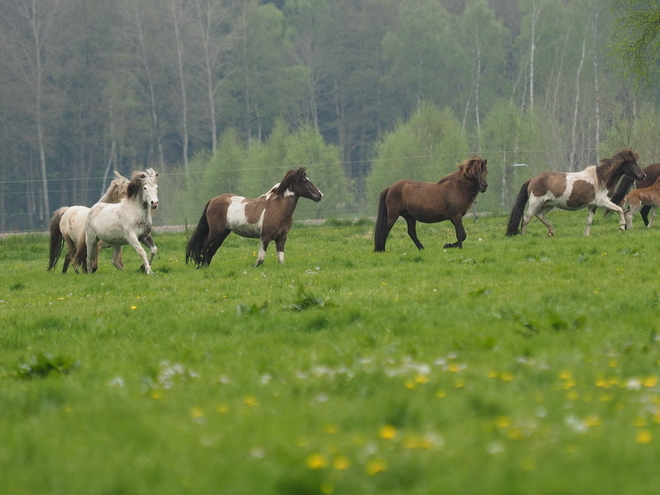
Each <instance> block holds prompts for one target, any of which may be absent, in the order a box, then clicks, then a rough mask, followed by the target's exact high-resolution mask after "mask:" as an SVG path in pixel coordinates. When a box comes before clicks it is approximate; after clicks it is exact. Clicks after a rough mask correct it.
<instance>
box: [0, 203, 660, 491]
mask: <svg viewBox="0 0 660 495" xmlns="http://www.w3.org/2000/svg"><path fill="white" fill-rule="evenodd" d="M585 216H586V212H584V211H582V212H576V213H565V212H553V213H551V214H550V215H549V218H550V220H551V221H552V222H553V223H554V224H555V227H556V235H555V237H554V238H548V237H547V236H546V234H545V230H546V229H545V228H544V227H543V226H542V225H541V224H540V223H539V222H538V221H536V220H534V221H533V222H532V223H531V226H530V229H529V234H528V235H527V236H525V237H516V238H506V237H505V236H504V231H505V224H506V219H505V218H503V217H493V218H483V219H481V220H480V221H479V222H478V223H473V222H472V220H471V219H467V221H466V229H467V232H468V239H467V241H466V242H465V244H464V246H465V247H464V249H463V250H444V249H443V248H442V245H443V244H444V243H445V242H453V241H454V240H455V237H454V233H453V229H452V228H451V225H450V224H447V223H443V224H435V225H425V226H420V228H419V237H420V240H421V241H422V243H424V244H425V245H426V249H425V250H424V251H421V252H418V251H417V250H416V249H415V247H414V245H413V243H412V241H410V239H409V238H408V237H407V236H406V234H405V227H404V226H403V225H397V226H395V228H394V230H393V232H392V235H391V236H390V239H389V240H388V245H387V248H388V251H387V252H386V253H373V252H372V249H373V243H372V222H370V221H360V222H357V223H352V222H348V221H347V222H340V221H334V222H330V223H326V224H325V225H321V226H318V225H316V226H313V225H309V226H308V225H296V226H294V229H293V230H292V231H291V233H290V234H289V242H288V245H287V253H286V263H285V264H284V265H279V264H278V263H277V262H276V258H275V253H274V246H272V245H271V247H270V250H269V251H270V252H269V254H268V257H267V259H266V262H265V263H264V265H262V266H261V267H259V268H253V267H252V266H251V264H252V262H253V261H254V259H255V257H256V250H257V244H256V242H255V241H251V240H246V239H242V238H239V237H237V236H230V237H229V238H228V239H227V241H226V243H225V245H224V246H223V247H222V249H221V250H220V251H219V252H218V254H217V255H216V257H215V258H214V260H213V263H212V264H211V266H210V267H209V268H208V269H201V270H197V269H194V268H193V267H191V266H186V265H185V262H184V249H185V243H186V236H185V235H184V234H161V235H157V236H156V237H155V240H156V243H157V244H158V247H159V254H158V256H157V258H156V260H155V261H154V264H153V268H154V270H155V271H156V273H157V276H153V277H148V276H145V275H143V274H141V273H139V272H138V270H137V267H138V266H139V261H138V258H137V255H136V254H135V253H134V252H132V250H131V249H125V251H124V252H125V255H124V261H125V265H126V267H127V269H126V270H125V271H123V272H118V271H116V270H115V269H114V268H113V267H112V265H111V264H110V259H109V258H110V253H109V252H108V251H105V252H103V253H102V255H101V262H100V267H99V270H98V272H97V273H96V274H94V275H85V276H83V275H76V274H75V273H73V272H70V273H68V274H65V275H62V274H61V273H59V270H60V269H61V260H60V264H59V265H58V268H57V271H56V273H47V272H46V270H45V269H46V267H47V264H48V239H47V237H46V236H44V235H40V234H30V235H21V236H10V237H6V238H2V239H0V487H1V488H0V492H1V493H2V494H5V495H14V494H46V493H47V494H62V495H64V494H66V495H74V494H81V495H82V494H85V495H89V494H137V493H144V494H152V493H154V494H156V493H157V494H188V493H189V494H211V493H218V494H260V495H261V494H291V495H294V494H316V493H318V494H331V493H336V494H382V493H387V494H404V493H405V494H440V493H451V494H454V493H457V494H458V493H461V494H463V493H464V494H503V495H504V494H506V495H510V494H587V493H598V494H603V493H616V494H636V495H639V494H650V493H657V492H658V487H660V470H659V469H658V462H659V461H660V362H659V360H660V349H659V346H660V333H659V331H660V324H659V320H658V312H659V307H658V306H659V302H660V288H659V285H658V268H657V265H658V242H657V239H658V236H660V233H659V232H660V231H659V230H658V229H657V228H654V229H650V230H647V229H643V228H641V221H640V220H638V221H637V223H636V228H635V229H634V230H632V231H627V232H619V231H618V229H617V219H616V218H608V219H607V220H605V219H603V217H602V214H601V213H600V212H599V214H598V215H597V219H596V222H595V224H594V226H593V228H592V234H591V236H590V237H584V236H583V235H582V231H583V223H584V219H585Z"/></svg>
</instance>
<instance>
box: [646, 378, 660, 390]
mask: <svg viewBox="0 0 660 495" xmlns="http://www.w3.org/2000/svg"><path fill="white" fill-rule="evenodd" d="M657 383H658V377H657V376H649V377H647V378H644V380H643V381H642V385H644V386H645V387H647V388H650V387H654V386H655V385H657Z"/></svg>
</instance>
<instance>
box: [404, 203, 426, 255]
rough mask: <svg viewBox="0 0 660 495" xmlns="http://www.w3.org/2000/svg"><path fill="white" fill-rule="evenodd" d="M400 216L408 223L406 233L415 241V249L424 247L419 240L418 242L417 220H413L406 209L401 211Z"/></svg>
mask: <svg viewBox="0 0 660 495" xmlns="http://www.w3.org/2000/svg"><path fill="white" fill-rule="evenodd" d="M401 216H402V217H403V218H404V220H405V221H406V223H407V224H408V235H409V236H410V238H411V239H412V240H413V242H414V243H415V246H417V249H419V250H420V251H421V250H422V249H424V246H423V245H422V243H421V242H419V239H418V238H417V220H415V219H414V218H413V217H411V216H410V213H408V212H407V211H405V210H404V211H403V212H401Z"/></svg>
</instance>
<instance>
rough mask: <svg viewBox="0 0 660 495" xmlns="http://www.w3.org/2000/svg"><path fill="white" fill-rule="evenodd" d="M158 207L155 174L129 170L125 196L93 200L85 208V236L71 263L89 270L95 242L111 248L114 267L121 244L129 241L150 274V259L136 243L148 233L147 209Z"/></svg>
mask: <svg viewBox="0 0 660 495" xmlns="http://www.w3.org/2000/svg"><path fill="white" fill-rule="evenodd" d="M156 208H158V174H157V173H155V172H154V173H153V174H151V173H148V172H133V175H132V176H131V180H130V182H129V183H128V187H127V188H126V197H125V198H124V199H122V200H121V201H120V202H119V203H112V204H109V203H96V204H95V205H94V206H92V207H91V208H90V210H89V214H88V215H87V221H86V222H85V236H84V237H82V240H81V241H80V242H79V243H78V250H77V251H76V256H75V258H74V260H73V263H74V265H75V266H83V267H84V269H85V272H86V273H92V272H93V271H95V269H96V266H97V257H98V249H97V247H98V244H99V243H100V242H103V243H104V244H106V245H108V246H111V247H112V248H113V251H114V252H113V256H112V263H113V264H114V265H115V267H116V268H117V269H118V270H121V269H123V265H122V264H121V263H120V258H119V257H120V255H121V247H122V246H123V245H125V244H130V245H131V246H133V248H134V249H135V250H136V251H137V253H138V254H139V255H140V258H142V263H143V267H144V271H145V272H146V273H147V275H152V274H153V273H154V272H153V271H152V270H151V262H152V261H153V257H154V253H153V251H152V256H151V259H147V253H146V252H145V251H144V249H143V248H142V246H141V245H140V241H139V239H140V238H142V237H144V236H146V235H148V234H149V233H150V232H151V226H152V220H151V210H155V209H156Z"/></svg>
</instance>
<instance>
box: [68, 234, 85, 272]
mask: <svg viewBox="0 0 660 495" xmlns="http://www.w3.org/2000/svg"><path fill="white" fill-rule="evenodd" d="M76 245H77V246H78V247H77V248H76V255H75V256H74V257H73V259H72V260H71V264H72V265H73V267H74V268H78V267H82V271H83V273H87V235H85V232H84V231H83V232H82V234H80V238H79V239H78V241H77V242H76Z"/></svg>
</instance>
